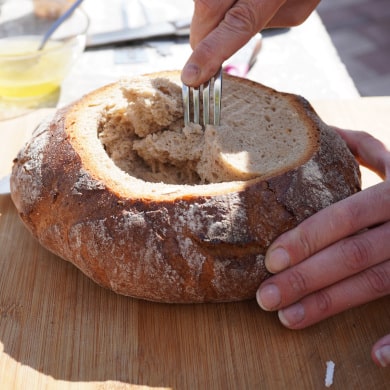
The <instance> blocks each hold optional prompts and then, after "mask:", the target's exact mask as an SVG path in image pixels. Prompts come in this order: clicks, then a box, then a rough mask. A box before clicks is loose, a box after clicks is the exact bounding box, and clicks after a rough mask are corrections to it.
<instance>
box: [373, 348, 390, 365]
mask: <svg viewBox="0 0 390 390" xmlns="http://www.w3.org/2000/svg"><path fill="white" fill-rule="evenodd" d="M375 356H376V357H377V359H378V361H379V363H380V365H381V366H382V367H387V366H389V365H390V345H384V346H382V347H381V348H379V349H378V350H377V351H376V352H375Z"/></svg>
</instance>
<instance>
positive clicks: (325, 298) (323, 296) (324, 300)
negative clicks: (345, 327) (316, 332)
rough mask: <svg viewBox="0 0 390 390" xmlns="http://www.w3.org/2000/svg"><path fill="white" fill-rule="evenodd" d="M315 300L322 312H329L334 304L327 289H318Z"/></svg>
mask: <svg viewBox="0 0 390 390" xmlns="http://www.w3.org/2000/svg"><path fill="white" fill-rule="evenodd" d="M315 300H316V304H317V308H318V310H319V311H320V312H323V313H327V312H329V311H331V309H332V306H333V302H332V298H331V296H330V295H329V294H328V293H327V292H326V291H325V290H320V291H318V292H317V293H316V295H315Z"/></svg>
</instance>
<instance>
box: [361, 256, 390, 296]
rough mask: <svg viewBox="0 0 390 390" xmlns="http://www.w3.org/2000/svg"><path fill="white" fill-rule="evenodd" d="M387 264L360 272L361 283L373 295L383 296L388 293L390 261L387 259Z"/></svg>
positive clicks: (389, 288) (389, 286) (389, 289)
mask: <svg viewBox="0 0 390 390" xmlns="http://www.w3.org/2000/svg"><path fill="white" fill-rule="evenodd" d="M387 263H388V266H387V269H386V266H382V265H380V266H377V267H373V268H370V269H369V270H367V271H366V272H364V273H363V274H362V278H363V283H364V285H365V286H366V287H367V289H368V290H369V291H371V292H372V293H373V294H374V295H375V296H383V295H387V294H389V293H390V275H389V272H388V271H389V270H388V269H389V268H390V261H387Z"/></svg>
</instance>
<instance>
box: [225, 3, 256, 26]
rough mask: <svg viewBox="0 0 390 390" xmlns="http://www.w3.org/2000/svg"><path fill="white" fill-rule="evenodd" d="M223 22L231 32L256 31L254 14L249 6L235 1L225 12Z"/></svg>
mask: <svg viewBox="0 0 390 390" xmlns="http://www.w3.org/2000/svg"><path fill="white" fill-rule="evenodd" d="M223 24H225V26H226V27H227V28H228V29H229V30H231V31H232V32H236V33H241V32H242V31H245V32H247V33H248V32H249V33H256V32H257V31H256V15H255V14H254V12H253V11H252V10H251V8H250V7H248V6H247V5H244V4H243V3H237V4H236V5H235V6H234V7H233V8H231V9H230V10H229V12H227V13H226V15H225V19H224V21H223Z"/></svg>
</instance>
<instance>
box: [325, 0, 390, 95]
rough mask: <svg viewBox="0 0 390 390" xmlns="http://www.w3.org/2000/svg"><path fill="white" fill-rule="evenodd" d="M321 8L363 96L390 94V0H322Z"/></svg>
mask: <svg viewBox="0 0 390 390" xmlns="http://www.w3.org/2000/svg"><path fill="white" fill-rule="evenodd" d="M317 11H318V13H319V15H320V17H321V19H322V22H323V23H324V25H325V27H326V30H327V31H328V33H329V34H330V37H331V39H332V42H333V44H334V45H335V47H336V49H337V51H338V53H339V56H340V58H341V60H342V61H343V62H344V64H345V65H346V67H347V70H348V72H349V74H350V75H351V77H352V79H353V81H354V82H355V85H356V87H357V89H358V91H359V93H360V95H361V96H388V95H390V1H389V0H322V1H321V3H320V4H319V6H318V8H317Z"/></svg>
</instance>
